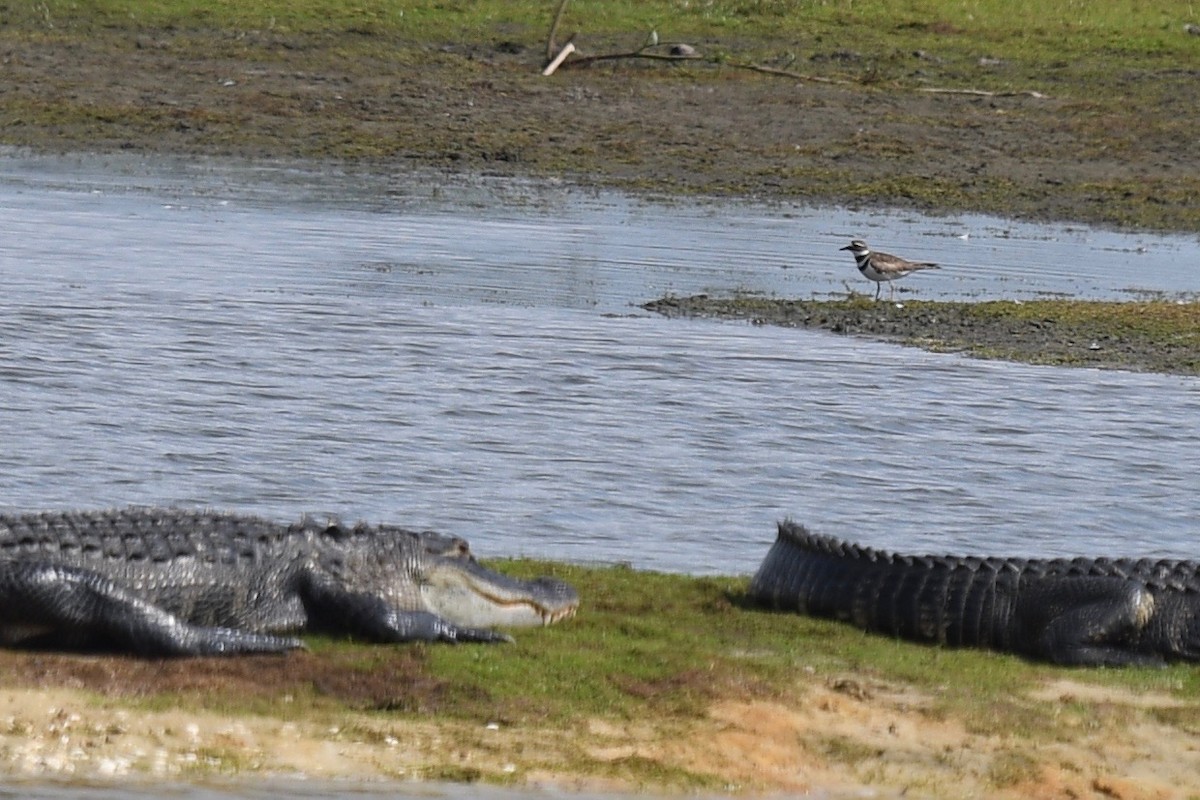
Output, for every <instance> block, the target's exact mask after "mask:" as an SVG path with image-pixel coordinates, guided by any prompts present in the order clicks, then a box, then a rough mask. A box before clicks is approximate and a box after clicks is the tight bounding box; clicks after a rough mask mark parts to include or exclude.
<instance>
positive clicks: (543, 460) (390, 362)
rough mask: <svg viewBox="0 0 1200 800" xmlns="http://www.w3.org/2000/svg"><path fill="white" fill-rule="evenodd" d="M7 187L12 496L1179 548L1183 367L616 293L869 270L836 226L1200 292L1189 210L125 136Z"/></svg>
mask: <svg viewBox="0 0 1200 800" xmlns="http://www.w3.org/2000/svg"><path fill="white" fill-rule="evenodd" d="M0 209H2V212H3V215H4V220H5V227H6V237H5V247H4V249H3V251H2V252H0V279H2V280H3V283H4V286H5V294H4V296H3V298H2V299H0V392H2V397H3V407H2V408H0V428H2V429H3V430H4V431H5V432H6V448H5V457H6V468H5V469H4V470H3V472H2V473H0V503H2V504H3V506H5V507H7V508H9V509H12V510H31V509H41V508H62V507H95V506H109V505H123V504H127V503H136V504H185V505H197V506H205V507H217V508H231V509H237V510H241V511H247V512H254V513H259V514H265V515H268V516H271V517H274V518H278V519H281V520H291V519H295V518H296V517H297V516H298V515H299V514H300V513H301V512H302V511H309V512H322V513H329V514H336V515H339V516H343V517H347V518H352V519H353V518H365V519H369V520H374V521H389V522H397V523H403V524H409V525H412V526H416V527H433V528H437V529H439V530H443V531H445V532H447V533H454V534H459V535H463V536H465V537H467V538H469V539H470V540H471V542H472V544H473V546H474V548H475V550H476V551H477V552H479V553H481V554H483V555H485V556H487V555H531V556H537V557H548V558H561V559H569V560H573V561H584V562H591V561H601V562H609V561H624V562H629V563H631V564H633V565H634V566H636V567H639V568H646V569H658V570H668V571H680V572H690V573H723V574H729V573H748V572H751V571H753V569H754V568H755V566H756V565H757V563H758V561H759V560H760V559H761V558H762V555H763V554H764V553H765V551H766V547H767V545H768V544H769V543H770V541H771V540H772V538H773V525H774V523H775V521H776V520H777V519H779V518H782V517H785V516H790V517H793V518H795V519H797V520H800V521H803V522H806V523H809V524H811V525H813V526H814V527H816V528H818V529H820V530H822V531H825V532H828V533H833V534H837V535H842V536H845V537H847V538H853V539H856V540H858V541H862V542H865V543H868V544H872V545H875V546H880V547H888V548H891V549H898V550H923V551H924V550H936V551H955V552H967V551H970V552H988V553H1021V554H1029V555H1067V554H1080V553H1086V554H1098V553H1106V554H1139V555H1140V554H1146V555H1164V556H1180V557H1195V556H1196V551H1195V547H1194V544H1193V542H1192V532H1193V526H1192V521H1193V520H1194V519H1196V517H1197V511H1198V510H1200V501H1198V500H1197V498H1196V492H1195V480H1194V477H1193V476H1195V475H1196V474H1198V473H1200V455H1198V453H1200V450H1198V448H1196V447H1195V440H1196V428H1195V422H1194V421H1195V420H1196V419H1198V418H1200V415H1198V413H1197V412H1200V394H1198V393H1197V391H1196V390H1197V382H1196V381H1195V380H1194V379H1190V378H1179V377H1170V376H1153V375H1132V374H1125V373H1115V372H1098V371H1090V370H1062V369H1051V368H1036V367H1027V366H1021V365H1011V364H1002V363H992V362H980V361H972V360H968V359H963V358H959V357H956V356H947V355H935V354H928V353H923V352H920V351H917V350H912V349H904V348H899V347H894V346H889V345H882V344H876V343H871V342H865V341H859V340H855V339H846V338H838V337H835V336H832V335H828V334H823V333H817V332H806V331H794V330H784V329H776V328H767V327H752V326H748V325H742V324H733V323H726V324H722V323H714V322H695V321H681V320H664V319H660V318H657V317H653V316H648V315H645V314H643V313H641V312H640V311H638V309H637V308H636V306H637V304H638V303H640V302H643V301H644V300H647V299H651V298H653V297H656V296H659V295H661V294H663V293H666V292H675V293H678V294H686V293H691V292H695V291H711V292H727V291H733V290H738V289H741V290H752V291H763V292H775V293H780V294H787V295H799V296H808V295H818V296H820V295H823V294H828V293H837V292H844V291H845V289H844V288H843V284H844V283H849V284H851V285H853V286H855V287H856V288H858V289H859V290H860V291H862V290H866V291H870V290H871V287H870V286H862V283H863V281H862V280H861V278H859V276H858V275H857V272H856V271H855V270H854V268H853V263H852V260H851V259H850V258H849V256H847V254H845V253H840V252H838V250H837V248H838V247H840V246H842V245H843V244H844V243H845V242H846V241H847V240H848V239H849V237H850V236H851V235H857V236H863V237H865V238H867V239H868V240H871V241H878V242H880V243H885V242H886V243H887V244H888V249H895V250H896V252H902V253H905V254H908V255H911V256H913V257H921V258H930V259H933V260H938V261H942V262H943V263H945V264H946V268H945V269H944V270H943V271H942V272H940V273H933V274H931V275H928V276H927V275H921V276H914V277H913V278H910V279H909V280H908V281H906V282H905V286H906V288H911V289H915V290H917V292H918V294H917V296H920V297H946V298H955V297H998V296H1000V297H1012V296H1040V295H1044V294H1058V293H1066V294H1070V295H1072V296H1083V297H1127V296H1129V294H1130V293H1131V292H1135V293H1136V292H1142V291H1161V292H1168V293H1172V294H1175V293H1180V294H1191V293H1193V292H1195V291H1196V288H1197V287H1196V285H1195V283H1194V280H1193V273H1192V272H1191V271H1190V270H1188V269H1186V268H1185V267H1186V265H1187V264H1194V263H1196V262H1197V255H1198V252H1197V251H1198V249H1200V248H1198V245H1197V241H1196V240H1195V238H1194V237H1152V236H1147V235H1138V236H1124V235H1119V234H1113V233H1107V232H1098V231H1093V230H1088V229H1080V228H1067V227H1061V226H1033V225H1015V224H1009V223H1005V222H1002V221H998V220H987V219H982V218H973V217H958V218H936V219H930V218H921V217H917V216H914V215H911V214H909V215H881V214H877V213H866V212H855V211H851V210H846V209H834V210H828V209H825V210H822V209H805V208H796V207H784V206H751V205H741V206H739V205H717V204H711V203H704V202H698V201H695V202H693V201H689V202H687V203H679V204H675V205H661V204H655V203H640V202H637V201H633V200H630V199H628V198H622V197H620V196H616V195H611V194H603V193H595V192H583V191H579V190H575V189H571V188H570V187H566V186H557V185H552V184H549V185H547V184H530V183H521V182H515V181H503V180H499V179H496V180H484V179H480V180H474V181H454V180H448V179H441V178H438V179H434V178H432V177H429V176H426V177H423V178H421V179H414V178H412V177H411V176H399V175H394V176H387V175H384V176H364V175H354V174H336V173H322V174H312V173H306V172H303V171H301V170H296V169H290V168H286V167H278V168H264V167H258V168H247V167H245V166H239V165H222V164H213V163H206V162H201V163H198V164H196V163H184V162H178V163H170V162H154V163H150V164H146V163H142V162H138V161H133V160H111V159H110V160H99V159H77V160H71V159H66V160H62V159H11V160H9V161H7V162H0ZM964 233H965V234H967V238H966V239H961V238H958V237H959V236H961V235H963V234H964ZM893 244H894V245H895V246H894V247H893Z"/></svg>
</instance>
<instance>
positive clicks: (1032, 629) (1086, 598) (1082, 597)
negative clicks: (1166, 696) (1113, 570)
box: [1017, 576, 1166, 667]
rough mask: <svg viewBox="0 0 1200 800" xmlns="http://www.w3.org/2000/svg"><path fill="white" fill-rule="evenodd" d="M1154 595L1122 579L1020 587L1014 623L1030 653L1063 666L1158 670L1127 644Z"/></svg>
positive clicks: (1152, 658)
mask: <svg viewBox="0 0 1200 800" xmlns="http://www.w3.org/2000/svg"><path fill="white" fill-rule="evenodd" d="M1154 612H1155V608H1154V595H1152V594H1151V593H1150V592H1149V591H1148V590H1147V589H1146V587H1145V586H1144V585H1142V584H1141V583H1139V582H1137V581H1132V580H1128V579H1126V578H1110V577H1093V576H1070V577H1062V576H1059V577H1055V578H1043V579H1035V580H1032V581H1028V582H1026V583H1024V584H1023V585H1022V588H1021V600H1020V607H1019V608H1018V612H1017V618H1018V620H1019V621H1020V626H1021V628H1023V629H1025V630H1026V631H1027V632H1028V633H1030V634H1031V636H1030V638H1029V641H1031V642H1035V643H1036V644H1035V650H1036V651H1037V652H1036V653H1035V654H1036V655H1038V656H1040V657H1042V658H1045V659H1048V660H1050V661H1053V662H1054V663H1056V664H1062V665H1064V666H1077V667H1089V666H1090V667H1100V666H1109V667H1124V666H1161V665H1164V664H1165V663H1166V661H1165V659H1164V658H1163V657H1162V656H1161V655H1157V654H1154V653H1145V652H1139V651H1138V650H1137V649H1136V648H1135V647H1133V644H1134V643H1135V642H1136V641H1137V639H1138V634H1139V632H1140V631H1141V630H1142V629H1143V628H1145V627H1146V624H1147V622H1148V621H1149V620H1150V619H1151V617H1153V615H1154Z"/></svg>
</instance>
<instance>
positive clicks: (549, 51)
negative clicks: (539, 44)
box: [543, 0, 574, 74]
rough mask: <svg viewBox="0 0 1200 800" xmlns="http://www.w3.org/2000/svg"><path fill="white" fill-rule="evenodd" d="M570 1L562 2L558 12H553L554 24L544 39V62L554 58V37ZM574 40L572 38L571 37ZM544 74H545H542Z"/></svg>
mask: <svg viewBox="0 0 1200 800" xmlns="http://www.w3.org/2000/svg"><path fill="white" fill-rule="evenodd" d="M568 2H570V0H562V2H561V3H559V4H558V11H556V12H554V22H553V23H552V24H551V25H550V35H549V36H547V37H546V60H547V61H549V60H550V59H552V58H554V51H555V50H557V49H558V48H557V47H555V45H554V37H555V36H557V35H558V26H559V25H560V24H561V23H562V18H563V14H564V13H565V12H566V10H567V3H568ZM571 38H574V37H571ZM543 74H545V73H543Z"/></svg>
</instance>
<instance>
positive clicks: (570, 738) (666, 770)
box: [0, 648, 1200, 800]
mask: <svg viewBox="0 0 1200 800" xmlns="http://www.w3.org/2000/svg"><path fill="white" fill-rule="evenodd" d="M418 661H419V658H417V659H416V660H414V655H413V653H412V651H411V650H406V649H404V648H399V649H393V650H392V651H391V654H390V655H389V656H387V657H385V658H383V659H382V663H381V666H380V668H379V669H377V670H373V671H370V672H359V671H355V672H354V675H355V676H356V677H355V679H354V680H350V681H348V680H346V678H345V672H344V666H345V665H344V664H338V663H336V659H333V660H330V659H327V658H319V657H315V656H312V655H310V654H305V653H295V654H292V655H289V656H285V657H259V658H247V659H223V660H222V659H193V660H186V661H139V660H133V659H127V658H121V657H109V656H62V655H53V654H29V653H0V672H2V673H3V674H4V675H5V679H4V681H3V685H4V688H3V689H0V720H3V721H4V725H3V726H0V771H2V772H3V773H5V774H7V775H10V776H12V777H14V778H20V779H46V778H54V779H64V778H66V779H72V780H87V781H96V780H101V781H107V780H124V781H128V780H135V781H145V780H149V781H160V780H178V779H180V778H193V779H195V778H212V777H214V776H225V777H229V778H235V779H247V778H251V777H253V778H254V779H256V780H261V779H263V778H266V777H271V778H278V779H301V778H302V779H305V780H308V781H311V780H322V779H325V780H334V779H346V778H352V779H354V780H356V781H365V782H371V783H383V784H386V783H387V782H391V781H404V780H429V779H434V780H458V781H463V780H465V781H475V780H486V781H489V782H500V783H515V784H517V785H526V786H548V787H555V788H558V789H567V790H587V791H637V790H647V789H652V790H655V791H682V790H689V789H694V786H691V784H689V783H687V782H686V781H685V780H684V777H685V776H691V777H692V778H696V777H698V778H703V779H704V780H705V781H706V785H708V786H710V787H711V786H718V787H720V790H721V791H723V792H726V793H753V794H762V793H796V792H805V791H817V792H833V793H842V792H845V793H847V794H850V793H858V792H861V791H862V790H864V789H867V790H871V791H873V792H877V793H882V795H883V796H891V795H893V794H895V795H896V796H899V795H900V794H903V793H909V794H911V795H914V796H919V797H938V798H941V797H945V798H953V797H979V796H989V797H1001V798H1004V797H1007V798H1026V797H1038V798H1076V797H1093V796H1104V797H1109V798H1126V799H1127V800H1134V798H1156V799H1157V798H1172V797H1182V796H1188V795H1189V794H1191V795H1194V794H1196V793H1197V792H1200V729H1195V728H1192V731H1191V734H1190V735H1182V736H1181V734H1180V728H1179V724H1178V719H1175V718H1174V717H1172V716H1171V715H1172V714H1174V715H1175V716H1178V715H1180V714H1184V715H1190V716H1191V718H1192V719H1193V720H1194V719H1195V717H1194V714H1195V709H1194V708H1193V707H1184V706H1181V705H1180V704H1179V703H1178V701H1175V700H1173V699H1172V698H1170V697H1168V696H1158V695H1154V694H1137V695H1134V694H1131V693H1128V692H1125V691H1123V690H1119V689H1111V688H1102V687H1098V686H1095V685H1090V684H1082V683H1076V682H1074V681H1072V680H1071V679H1070V678H1067V677H1064V678H1063V679H1062V680H1059V681H1055V682H1052V683H1050V684H1048V685H1044V686H1037V687H1031V689H1030V692H1029V696H1028V697H1027V698H1026V701H1027V702H1030V703H1042V704H1049V705H1051V706H1055V707H1057V708H1059V709H1061V714H1062V715H1063V716H1064V717H1065V718H1067V719H1071V718H1074V719H1076V720H1077V722H1076V723H1075V725H1076V728H1075V732H1074V734H1073V735H1071V736H1068V737H1063V738H1061V739H1059V740H1055V741H1051V742H1049V743H1047V742H1039V743H1036V744H1032V743H1029V742H1023V741H1021V740H1019V739H1013V738H1010V737H1005V736H997V735H995V734H992V733H987V732H980V731H976V730H972V729H971V727H970V726H969V725H965V724H964V723H963V722H962V721H960V720H957V719H953V718H946V717H944V716H942V715H940V714H937V713H932V712H931V707H932V705H933V704H932V703H931V698H928V697H922V696H920V695H918V694H916V693H914V692H913V690H912V689H911V688H905V687H901V686H895V685H888V684H884V683H880V682H879V681H877V680H872V679H871V678H869V677H867V676H864V675H858V674H847V675H845V676H839V677H837V678H836V679H828V680H824V681H822V680H820V679H814V678H813V677H812V676H811V675H808V674H802V675H800V676H799V677H798V680H797V683H798V686H799V687H800V688H799V691H798V694H797V696H798V697H799V698H800V700H798V701H784V700H781V699H779V698H770V697H757V698H755V697H747V696H734V697H727V698H718V699H716V700H715V701H714V702H712V703H711V705H710V706H709V707H708V709H707V711H706V712H705V713H704V714H703V715H702V716H700V717H699V718H695V719H679V718H661V717H655V716H653V715H647V716H646V717H645V718H642V719H636V720H621V719H579V720H576V721H574V722H573V723H571V724H570V725H568V726H566V727H565V728H564V727H562V726H552V725H546V724H539V723H537V722H536V721H523V722H513V721H510V720H502V719H477V720H464V719H456V718H447V717H444V716H439V715H438V714H437V713H436V708H437V705H438V702H439V700H438V698H439V695H440V693H441V692H442V691H444V690H445V687H444V686H439V682H438V681H437V680H432V679H429V678H428V676H427V675H425V674H424V673H423V671H422V670H421V669H420V668H419V665H418V663H417V662H418ZM20 676H24V677H20ZM314 691H315V692H316V693H317V694H319V695H321V696H322V697H324V698H325V699H326V700H327V701H328V704H329V705H328V708H327V709H326V710H325V711H323V712H318V713H315V714H314V713H313V712H312V710H311V708H309V709H308V710H306V711H305V712H304V713H297V712H296V711H295V710H294V709H292V705H293V704H294V703H298V702H299V701H300V696H301V695H302V694H307V693H311V692H314ZM162 693H166V694H165V697H167V698H168V700H167V701H166V702H158V703H155V704H153V705H150V706H142V705H139V703H138V699H139V698H144V697H145V696H148V695H156V696H157V695H160V694H162ZM221 694H224V695H227V696H237V697H238V698H239V699H240V700H239V701H244V700H245V698H258V699H259V700H260V701H261V709H260V710H259V711H258V712H257V713H240V714H231V713H229V712H225V711H221V710H220V709H219V708H217V709H215V710H214V709H213V708H211V706H213V705H216V706H219V705H220V703H219V702H216V703H214V701H213V699H212V698H213V697H215V696H218V695H221ZM172 697H174V698H177V700H171V699H169V698H172ZM393 702H400V703H401V704H402V705H407V706H409V707H411V708H413V709H418V708H424V709H425V711H424V713H415V714H414V713H409V714H405V715H397V714H395V713H380V710H381V709H384V708H388V707H389V704H390V703H393ZM381 704H382V705H381ZM1085 707H1086V710H1082V711H1081V709H1082V708H1085ZM306 708H307V706H306ZM1163 715H1166V720H1164V719H1163ZM1168 722H1174V723H1175V724H1173V725H1172V724H1168ZM647 764H652V765H654V766H655V772H654V774H657V775H660V776H662V777H661V778H659V779H656V780H650V781H648V780H647V779H646V777H645V775H646V772H647V771H646V768H645V765H647ZM681 781H683V782H681ZM856 796H858V795H857V794H856Z"/></svg>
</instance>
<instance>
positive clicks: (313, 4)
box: [0, 0, 1198, 64]
mask: <svg viewBox="0 0 1200 800" xmlns="http://www.w3.org/2000/svg"><path fill="white" fill-rule="evenodd" d="M555 7H556V3H555V2H554V0H539V1H538V2H532V0H479V1H478V2H472V1H471V0H457V2H456V1H455V0H437V1H435V2H405V1H404V0H352V1H351V2H337V1H336V0H261V1H260V2H255V3H244V2H233V0H203V1H201V0H142V1H140V2H139V1H138V0H93V1H92V2H87V3H80V2H77V1H76V0H41V1H40V2H28V0H26V1H25V2H18V3H14V4H11V5H9V6H7V7H6V8H5V10H4V11H3V17H0V19H3V21H4V22H5V23H6V25H9V26H12V25H19V26H24V27H30V28H40V29H55V30H69V29H71V28H73V27H83V28H86V27H92V26H95V27H116V28H122V27H130V28H139V27H140V28H181V29H188V28H223V29H229V30H275V31H280V32H289V33H320V32H329V31H358V32H361V33H367V34H379V35H389V36H398V37H405V38H411V39H417V40H423V41H440V40H446V41H453V40H459V39H463V38H478V37H483V38H488V37H490V36H492V35H494V34H496V33H497V32H501V33H503V32H508V33H510V34H515V35H517V36H531V37H534V38H541V37H543V36H544V34H545V31H546V30H547V29H548V28H549V24H550V20H551V18H552V16H553V13H554V10H555ZM1197 21H1198V20H1197V13H1196V10H1195V9H1194V8H1192V7H1190V5H1188V4H1180V3H1178V2H1174V1H1173V0H1154V1H1153V2H1132V1H1131V0H1130V1H1128V2H1105V3H1080V2H1078V0H1047V2H1030V0H1018V1H1017V2H1005V0H978V1H977V2H970V1H968V2H961V0H941V1H940V2H939V1H937V0H876V1H875V2H861V1H856V0H840V1H839V2H816V1H814V0H776V1H775V2H771V0H757V1H755V0H713V1H712V2H703V3H681V2H678V0H651V1H650V2H640V1H639V0H575V1H574V2H572V3H570V5H569V6H568V9H567V13H566V16H565V19H564V25H563V28H564V30H582V31H586V32H587V34H588V35H590V36H601V37H605V36H628V35H630V34H631V33H632V32H644V31H648V30H650V29H652V28H654V29H657V30H659V32H660V34H661V35H663V36H664V37H665V38H667V39H672V40H674V39H679V38H685V39H696V40H701V39H711V38H717V39H722V38H737V39H740V38H754V39H764V40H769V41H788V40H791V41H794V42H795V43H797V44H800V43H803V42H806V41H808V42H812V41H822V40H825V39H829V40H831V43H832V42H833V41H836V42H838V43H840V46H843V47H850V46H852V47H853V49H856V50H861V51H864V52H868V53H874V54H881V55H882V54H890V53H891V52H893V51H895V50H898V49H899V50H906V51H907V50H908V49H909V48H912V47H918V48H921V47H925V48H930V49H938V50H940V49H947V48H948V49H949V50H950V51H954V50H962V51H963V52H964V53H966V52H970V53H974V54H975V55H981V54H983V53H982V51H981V47H986V49H987V51H988V52H989V53H990V54H991V55H993V56H997V57H1002V56H1015V55H1017V54H1028V55H1029V56H1032V57H1035V58H1036V59H1037V60H1038V61H1041V62H1043V63H1056V64H1066V63H1069V62H1073V61H1078V60H1079V59H1080V58H1085V59H1087V60H1088V61H1091V60H1092V59H1094V58H1097V57H1111V56H1114V55H1115V56H1118V57H1121V56H1137V57H1138V58H1145V57H1164V58H1166V57H1176V58H1178V57H1188V58H1190V57H1191V56H1192V55H1193V54H1194V47H1193V44H1194V43H1193V42H1191V41H1189V38H1188V37H1187V36H1186V35H1181V32H1182V26H1183V24H1184V23H1187V22H1197Z"/></svg>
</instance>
